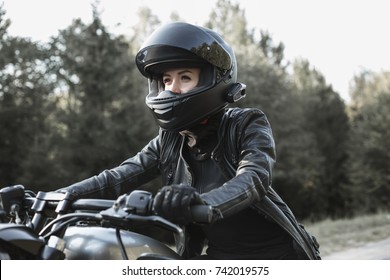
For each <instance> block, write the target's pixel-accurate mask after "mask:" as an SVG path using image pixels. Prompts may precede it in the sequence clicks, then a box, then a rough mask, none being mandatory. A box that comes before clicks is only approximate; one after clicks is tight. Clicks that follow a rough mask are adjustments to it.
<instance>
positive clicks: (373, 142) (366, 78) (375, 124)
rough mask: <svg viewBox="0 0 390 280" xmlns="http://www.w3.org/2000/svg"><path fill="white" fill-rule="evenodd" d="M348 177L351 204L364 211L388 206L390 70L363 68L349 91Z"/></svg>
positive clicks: (389, 192)
mask: <svg viewBox="0 0 390 280" xmlns="http://www.w3.org/2000/svg"><path fill="white" fill-rule="evenodd" d="M351 96H352V105H351V119H352V120H351V123H352V132H351V134H352V136H351V142H350V146H349V156H350V161H349V177H350V180H351V185H352V186H353V188H351V195H352V196H353V197H354V198H355V199H354V200H353V202H352V207H354V208H355V209H356V211H357V212H359V214H360V213H367V212H375V211H378V210H382V209H389V206H390V199H389V197H390V177H389V170H390V152H389V151H390V140H389V139H390V134H389V133H390V132H389V131H390V72H381V73H374V72H371V71H364V72H362V73H360V75H357V76H355V78H354V84H353V86H352V91H351Z"/></svg>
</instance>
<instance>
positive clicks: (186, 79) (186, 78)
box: [181, 75, 192, 82]
mask: <svg viewBox="0 0 390 280" xmlns="http://www.w3.org/2000/svg"><path fill="white" fill-rule="evenodd" d="M181 80H182V81H184V82H189V81H191V80H192V79H191V77H190V76H188V75H183V76H181Z"/></svg>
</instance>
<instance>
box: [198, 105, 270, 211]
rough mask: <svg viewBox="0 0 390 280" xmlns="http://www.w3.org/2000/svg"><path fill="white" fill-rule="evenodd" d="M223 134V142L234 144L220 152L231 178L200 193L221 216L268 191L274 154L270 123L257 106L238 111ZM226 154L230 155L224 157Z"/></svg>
mask: <svg viewBox="0 0 390 280" xmlns="http://www.w3.org/2000/svg"><path fill="white" fill-rule="evenodd" d="M225 136H226V137H224V139H225V141H229V143H225V145H224V146H225V147H228V146H233V148H231V149H226V148H225V152H223V154H224V156H225V159H224V160H225V164H226V165H228V166H230V174H232V176H231V177H232V178H231V179H230V180H229V181H227V182H226V183H225V184H223V185H222V186H220V187H219V188H216V189H213V190H211V191H210V192H208V193H204V194H202V199H203V200H204V201H205V202H206V203H207V204H209V205H212V206H214V207H215V208H217V209H218V210H219V211H220V212H221V214H222V216H223V217H226V216H229V215H231V214H233V213H237V212H238V211H240V210H242V209H244V208H246V207H248V206H251V205H252V204H253V203H254V202H257V201H260V200H261V199H262V198H263V197H264V196H265V195H266V194H267V192H268V188H269V186H270V185H271V180H272V168H273V165H274V162H275V158H276V156H275V142H274V138H273V135H272V130H271V126H270V124H269V122H268V119H267V118H266V116H265V114H264V113H263V112H261V111H260V110H257V109H251V110H249V109H247V110H246V111H241V113H240V115H238V116H236V117H235V118H234V120H233V121H230V124H229V125H228V132H227V134H226V135H225ZM226 150H228V151H229V152H226ZM233 150H234V152H233ZM229 156H230V157H233V159H231V158H230V159H228V158H226V157H229ZM234 157H236V159H234Z"/></svg>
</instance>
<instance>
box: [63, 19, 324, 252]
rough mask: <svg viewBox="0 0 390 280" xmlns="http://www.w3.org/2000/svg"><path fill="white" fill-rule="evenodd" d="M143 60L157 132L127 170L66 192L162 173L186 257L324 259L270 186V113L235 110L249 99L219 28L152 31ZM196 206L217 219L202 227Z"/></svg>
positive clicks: (110, 188)
mask: <svg viewBox="0 0 390 280" xmlns="http://www.w3.org/2000/svg"><path fill="white" fill-rule="evenodd" d="M136 64H137V67H138V69H139V70H140V72H141V74H142V75H143V76H145V77H146V78H147V79H148V83H149V94H148V95H147V97H146V105H147V106H148V107H149V108H150V109H151V112H152V114H153V116H154V117H155V119H156V122H157V124H158V125H159V126H160V132H159V135H158V136H157V137H156V138H154V139H152V140H151V141H150V142H149V143H148V144H147V145H146V146H145V147H144V148H143V149H142V150H141V151H140V152H139V153H137V155H135V156H134V157H132V158H129V159H128V160H126V161H125V162H123V163H122V164H121V165H120V166H118V167H116V168H113V169H111V170H106V171H103V172H102V173H101V174H99V175H97V176H94V177H92V178H89V179H86V180H84V181H82V182H79V183H76V184H74V185H72V186H69V187H67V188H64V189H61V190H60V191H71V192H72V193H73V194H74V195H75V196H76V197H98V198H111V199H113V198H116V197H118V196H119V195H121V194H123V193H126V192H130V191H131V190H133V189H135V188H138V187H140V186H142V185H143V184H144V183H146V182H148V181H150V180H152V179H154V178H156V177H157V176H161V177H162V180H163V187H162V188H161V189H160V190H159V192H158V193H157V194H156V196H155V198H154V209H155V211H156V212H157V214H159V215H161V216H163V217H165V218H167V219H169V220H171V221H172V222H175V223H178V224H181V225H183V226H185V227H186V232H187V242H186V248H185V251H184V252H183V257H185V258H202V259H319V258H320V256H319V252H318V250H317V249H318V244H316V242H315V239H314V238H312V236H310V235H309V234H308V233H307V232H306V231H305V230H304V229H303V227H302V226H301V225H299V224H298V223H297V221H296V220H295V218H294V215H293V214H292V212H291V211H290V209H289V208H288V206H287V205H286V204H285V203H284V202H283V201H282V199H281V198H280V197H279V196H278V195H277V194H276V193H275V191H274V190H273V189H272V187H271V182H272V167H273V164H274V161H275V143H274V139H273V136H272V130H271V127H270V124H269V122H268V120H267V118H266V116H265V114H264V113H263V112H262V111H260V110H258V109H253V108H247V109H239V108H230V109H227V106H228V105H229V104H230V103H234V102H237V101H238V100H240V99H241V98H242V97H244V96H245V85H244V84H242V83H238V82H237V63H236V58H235V55H234V52H233V50H232V48H231V47H230V46H229V45H228V44H227V43H226V42H225V41H224V40H223V39H222V38H221V37H220V36H219V35H218V34H217V33H215V32H214V31H212V30H209V29H206V28H203V27H199V26H194V25H191V24H187V23H181V22H175V23H170V24H167V25H164V26H162V27H160V28H158V29H157V30H156V31H155V32H153V33H152V34H151V35H150V37H149V38H148V39H147V40H146V41H145V43H144V44H143V46H142V47H141V49H140V51H139V52H138V53H137V56H136ZM193 204H207V205H210V206H211V207H212V209H213V223H211V224H209V225H198V224H194V223H193V219H192V216H191V212H190V206H191V205H193ZM206 242H207V250H206V255H201V254H202V251H203V248H204V246H205V245H206Z"/></svg>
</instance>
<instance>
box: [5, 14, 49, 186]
mask: <svg viewBox="0 0 390 280" xmlns="http://www.w3.org/2000/svg"><path fill="white" fill-rule="evenodd" d="M4 15H5V12H4V11H3V10H2V9H1V7H0V127H1V131H0V172H1V174H0V184H1V185H3V186H4V185H11V184H16V183H20V184H25V185H28V186H32V185H35V184H40V183H41V182H42V181H44V180H45V179H44V178H45V176H46V175H47V173H50V171H51V170H52V169H51V166H52V159H51V154H50V152H49V151H50V146H51V138H52V137H54V133H51V132H50V131H51V125H52V120H51V116H52V113H53V111H54V109H55V104H56V100H55V98H54V97H53V95H52V92H53V87H54V85H53V83H52V81H51V79H50V77H49V75H47V73H46V67H45V61H46V60H47V59H48V57H49V53H48V52H47V48H46V47H45V46H43V45H40V44H38V43H35V42H32V41H31V40H29V39H24V38H17V37H12V36H9V35H8V33H7V28H8V26H9V25H10V21H9V20H5V21H4Z"/></svg>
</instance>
